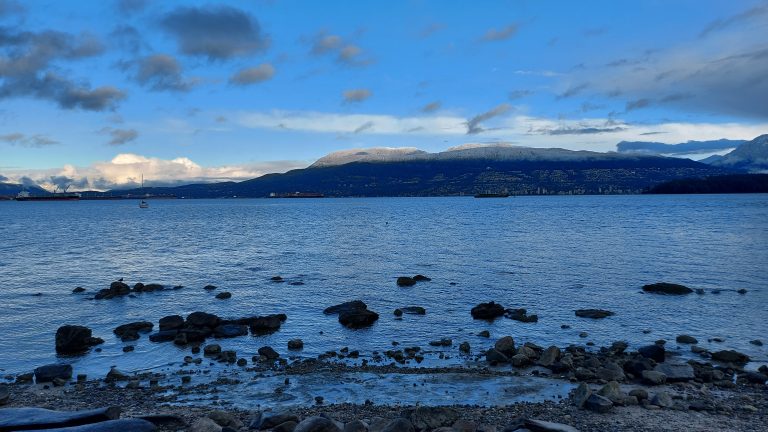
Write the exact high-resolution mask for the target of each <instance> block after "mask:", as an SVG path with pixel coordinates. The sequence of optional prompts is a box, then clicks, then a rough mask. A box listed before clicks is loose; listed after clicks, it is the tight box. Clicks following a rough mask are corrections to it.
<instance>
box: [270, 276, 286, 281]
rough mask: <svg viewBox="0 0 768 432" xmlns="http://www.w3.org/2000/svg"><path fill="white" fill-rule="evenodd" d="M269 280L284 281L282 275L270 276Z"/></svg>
mask: <svg viewBox="0 0 768 432" xmlns="http://www.w3.org/2000/svg"><path fill="white" fill-rule="evenodd" d="M269 280H271V281H272V282H285V280H284V279H283V277H282V276H272V277H271V278H269Z"/></svg>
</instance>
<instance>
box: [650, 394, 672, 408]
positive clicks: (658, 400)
mask: <svg viewBox="0 0 768 432" xmlns="http://www.w3.org/2000/svg"><path fill="white" fill-rule="evenodd" d="M651 404H653V405H656V406H660V407H662V408H672V406H673V405H674V404H675V403H674V401H672V396H670V395H669V393H667V392H659V393H656V394H655V395H653V399H651Z"/></svg>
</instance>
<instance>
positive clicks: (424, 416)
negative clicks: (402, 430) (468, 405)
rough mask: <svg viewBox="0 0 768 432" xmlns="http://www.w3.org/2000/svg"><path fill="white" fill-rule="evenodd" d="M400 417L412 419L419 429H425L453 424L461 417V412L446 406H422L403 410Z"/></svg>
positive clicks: (412, 422) (415, 426) (414, 425)
mask: <svg viewBox="0 0 768 432" xmlns="http://www.w3.org/2000/svg"><path fill="white" fill-rule="evenodd" d="M400 417H402V418H406V419H408V420H410V422H411V424H412V425H413V427H414V428H415V429H416V430H417V431H425V430H433V429H437V428H439V427H442V426H450V425H452V424H453V423H454V422H455V421H456V420H458V419H459V413H458V412H457V411H456V410H454V409H451V408H446V407H426V406H420V407H417V408H413V409H408V410H405V411H403V412H402V413H401V414H400Z"/></svg>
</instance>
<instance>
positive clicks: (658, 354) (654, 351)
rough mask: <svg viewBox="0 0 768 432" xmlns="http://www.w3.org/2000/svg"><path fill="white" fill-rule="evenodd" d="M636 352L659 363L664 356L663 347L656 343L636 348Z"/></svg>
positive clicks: (662, 360)
mask: <svg viewBox="0 0 768 432" xmlns="http://www.w3.org/2000/svg"><path fill="white" fill-rule="evenodd" d="M637 352H638V353H640V355H641V356H643V357H645V358H649V359H651V360H653V361H656V362H659V363H663V362H664V359H665V358H666V351H665V350H664V347H663V346H661V345H658V344H653V345H646V346H644V347H641V348H640V349H638V350H637Z"/></svg>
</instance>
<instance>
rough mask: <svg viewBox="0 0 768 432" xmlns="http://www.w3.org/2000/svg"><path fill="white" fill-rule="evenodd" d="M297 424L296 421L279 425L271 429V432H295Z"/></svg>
mask: <svg viewBox="0 0 768 432" xmlns="http://www.w3.org/2000/svg"><path fill="white" fill-rule="evenodd" d="M298 424H299V423H298V421H287V422H284V423H280V424H279V425H277V426H275V427H273V428H272V432H293V431H294V430H296V426H297V425H298Z"/></svg>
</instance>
